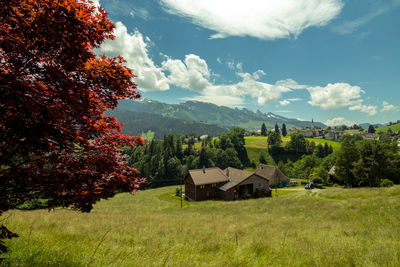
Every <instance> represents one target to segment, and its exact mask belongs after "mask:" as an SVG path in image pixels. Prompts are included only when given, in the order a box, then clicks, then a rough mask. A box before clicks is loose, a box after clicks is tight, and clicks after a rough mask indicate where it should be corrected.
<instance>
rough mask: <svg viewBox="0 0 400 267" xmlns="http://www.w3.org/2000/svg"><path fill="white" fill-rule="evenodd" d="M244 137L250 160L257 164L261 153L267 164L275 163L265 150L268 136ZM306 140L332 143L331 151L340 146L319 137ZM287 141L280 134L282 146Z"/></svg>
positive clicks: (323, 143)
mask: <svg viewBox="0 0 400 267" xmlns="http://www.w3.org/2000/svg"><path fill="white" fill-rule="evenodd" d="M244 139H245V141H246V145H245V147H246V150H247V155H248V156H249V159H250V161H254V162H255V163H256V164H257V165H258V164H259V159H260V155H261V154H263V155H264V157H265V159H266V160H267V163H268V164H271V165H277V163H278V162H276V161H275V160H274V159H273V158H272V157H271V156H270V155H269V154H268V152H267V140H268V138H267V137H266V136H246V137H245V138H244ZM306 140H308V141H310V142H312V141H314V142H315V144H316V145H318V144H321V145H325V142H326V143H328V145H332V148H333V151H335V150H337V149H339V148H340V143H339V142H335V141H330V140H325V139H321V138H306ZM289 141H290V137H289V136H286V137H283V136H282V147H283V146H285V145H286V143H287V142H289ZM286 156H289V155H286ZM295 160H296V159H295V158H293V159H292V161H295ZM248 170H253V169H251V168H248Z"/></svg>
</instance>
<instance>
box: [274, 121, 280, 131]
mask: <svg viewBox="0 0 400 267" xmlns="http://www.w3.org/2000/svg"><path fill="white" fill-rule="evenodd" d="M275 132H276V133H280V132H279V127H278V124H276V123H275Z"/></svg>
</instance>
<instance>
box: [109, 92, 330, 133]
mask: <svg viewBox="0 0 400 267" xmlns="http://www.w3.org/2000/svg"><path fill="white" fill-rule="evenodd" d="M109 114H110V115H113V116H115V117H116V118H117V119H118V120H119V121H121V122H122V123H124V124H125V127H124V131H125V132H126V131H128V129H129V131H128V132H127V133H128V134H132V135H138V134H141V132H146V131H147V130H151V131H154V132H156V138H159V137H160V135H163V134H164V133H165V131H167V132H174V133H178V132H179V134H188V133H189V132H188V131H192V132H196V133H197V134H198V135H201V134H211V135H217V134H218V133H223V132H226V131H228V130H229V129H230V128H232V127H234V126H239V127H243V128H245V129H246V130H248V131H250V130H259V129H260V128H261V125H262V123H265V125H266V126H267V128H269V129H272V128H273V127H274V126H275V124H278V125H279V127H281V125H282V124H283V123H285V124H286V127H287V128H294V127H304V126H311V121H300V120H298V119H291V118H286V117H283V116H280V115H277V114H274V113H271V112H268V113H263V112H261V111H259V110H257V111H256V112H254V111H252V110H250V109H247V108H242V109H239V108H228V107H224V106H217V105H215V104H211V103H205V102H199V101H186V102H184V103H179V104H166V103H162V102H158V101H155V100H150V99H141V100H122V101H120V102H119V108H118V109H116V110H113V111H110V112H109ZM149 114H151V115H149ZM146 117H147V118H146ZM315 126H319V127H326V126H325V125H324V124H323V123H321V122H315ZM178 128H179V130H178ZM191 129H192V130H191ZM157 133H158V134H157Z"/></svg>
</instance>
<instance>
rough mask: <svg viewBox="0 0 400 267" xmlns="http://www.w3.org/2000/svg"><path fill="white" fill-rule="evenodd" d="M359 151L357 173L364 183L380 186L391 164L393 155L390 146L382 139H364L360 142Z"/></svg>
mask: <svg viewBox="0 0 400 267" xmlns="http://www.w3.org/2000/svg"><path fill="white" fill-rule="evenodd" d="M359 151H360V159H359V161H358V162H357V164H356V165H355V174H356V175H357V176H358V178H359V179H360V180H361V181H362V182H363V183H364V184H368V185H369V186H379V185H380V183H381V180H382V179H383V178H385V177H384V175H385V174H386V173H388V171H387V170H388V168H389V167H390V166H391V162H390V161H391V159H392V158H393V155H392V153H391V150H390V148H389V147H388V146H387V145H386V144H385V143H383V142H381V141H377V140H363V141H361V142H360V143H359ZM388 178H391V177H388Z"/></svg>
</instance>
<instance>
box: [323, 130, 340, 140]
mask: <svg viewBox="0 0 400 267" xmlns="http://www.w3.org/2000/svg"><path fill="white" fill-rule="evenodd" d="M341 136H342V132H339V131H336V130H331V131H328V132H327V133H325V139H326V140H331V141H336V142H337V141H338V140H339V138H340V137H341Z"/></svg>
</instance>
